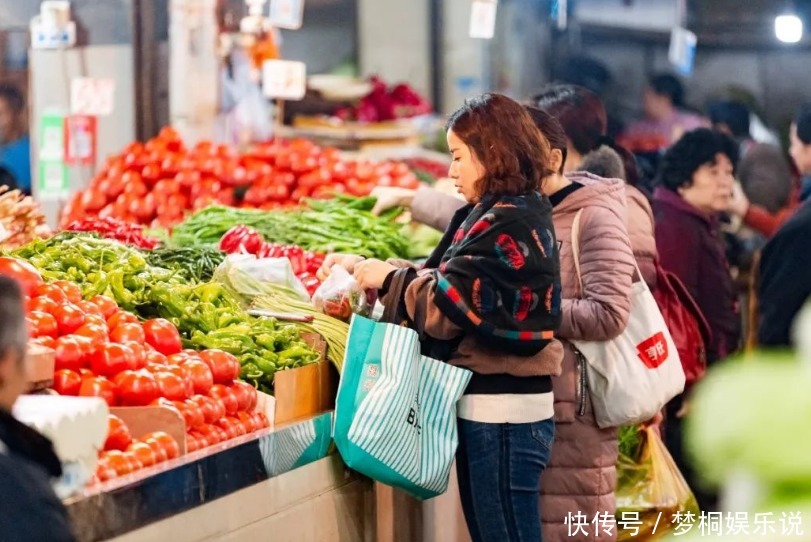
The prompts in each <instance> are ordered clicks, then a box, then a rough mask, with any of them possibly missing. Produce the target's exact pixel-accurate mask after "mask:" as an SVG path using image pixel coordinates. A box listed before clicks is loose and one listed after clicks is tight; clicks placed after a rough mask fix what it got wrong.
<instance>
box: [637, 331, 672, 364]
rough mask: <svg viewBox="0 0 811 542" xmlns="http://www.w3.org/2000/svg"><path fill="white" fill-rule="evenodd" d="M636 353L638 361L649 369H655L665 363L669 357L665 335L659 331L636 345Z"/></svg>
mask: <svg viewBox="0 0 811 542" xmlns="http://www.w3.org/2000/svg"><path fill="white" fill-rule="evenodd" d="M636 351H637V355H638V356H639V359H641V360H642V363H644V364H645V366H646V367H648V368H649V369H656V368H657V367H659V366H660V365H661V364H662V363H664V362H665V361H667V358H668V356H669V355H670V349H669V348H668V346H667V339H666V338H665V334H664V333H663V332H661V331H660V332H659V333H657V334H655V335H654V336H653V337H650V338H648V339H645V340H644V341H642V342H641V343H639V344H638V345H636Z"/></svg>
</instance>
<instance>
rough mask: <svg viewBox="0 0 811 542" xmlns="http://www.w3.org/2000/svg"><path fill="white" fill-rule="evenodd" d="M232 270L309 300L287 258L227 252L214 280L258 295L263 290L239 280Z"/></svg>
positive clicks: (238, 290)
mask: <svg viewBox="0 0 811 542" xmlns="http://www.w3.org/2000/svg"><path fill="white" fill-rule="evenodd" d="M234 270H239V271H240V272H243V273H245V274H246V275H248V276H250V277H251V278H254V279H256V280H259V281H262V282H269V283H272V284H277V285H280V286H285V287H287V288H289V289H291V290H293V291H295V292H296V294H297V295H298V296H299V298H300V299H301V300H302V301H309V300H310V295H309V294H308V293H307V289H306V288H305V287H304V285H303V284H302V283H301V281H300V280H299V279H298V277H296V275H295V273H293V267H292V265H291V264H290V260H289V259H287V258H257V257H255V256H254V255H252V254H229V255H228V256H227V257H226V258H225V261H223V263H221V264H220V266H219V267H218V268H217V272H216V273H215V274H214V279H215V280H217V281H219V282H222V283H223V284H228V285H230V286H231V287H232V288H234V289H235V290H236V291H237V292H238V293H239V294H241V295H244V296H248V297H255V296H260V295H263V294H264V291H262V290H257V289H256V288H254V287H252V286H251V284H250V283H249V282H246V281H244V280H243V281H240V280H239V273H236V274H235V273H234Z"/></svg>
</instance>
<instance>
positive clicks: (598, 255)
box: [536, 119, 635, 541]
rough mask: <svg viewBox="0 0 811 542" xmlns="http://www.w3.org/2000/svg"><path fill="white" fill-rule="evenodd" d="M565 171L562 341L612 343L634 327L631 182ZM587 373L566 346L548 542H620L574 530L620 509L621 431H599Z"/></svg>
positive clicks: (557, 387) (546, 513)
mask: <svg viewBox="0 0 811 542" xmlns="http://www.w3.org/2000/svg"><path fill="white" fill-rule="evenodd" d="M536 120H541V121H542V119H536ZM552 120H554V119H552ZM552 120H550V121H546V123H545V124H547V125H548V126H552V128H547V130H554V128H553V124H552ZM542 122H543V121H542ZM561 135H563V134H561ZM563 158H564V159H565V156H564V157H563ZM561 171H562V170H558V171H557V172H556V173H554V174H552V175H550V176H549V177H548V178H547V179H546V180H545V181H544V185H543V189H544V192H545V193H546V194H547V195H549V199H550V201H551V202H552V205H553V206H554V211H553V215H552V217H553V219H554V222H555V234H556V235H557V238H558V243H559V246H560V247H561V248H560V265H561V283H562V288H563V305H562V311H563V322H562V323H561V327H560V333H559V335H560V337H561V339H563V340H567V339H568V340H573V339H579V340H588V341H601V340H610V339H613V338H615V337H617V336H619V335H620V334H621V333H622V332H623V331H624V330H625V327H626V325H627V323H628V316H629V314H630V294H631V282H632V277H633V275H634V274H635V271H634V263H633V262H634V260H633V252H632V250H631V242H630V239H629V238H628V234H627V229H626V225H625V214H626V213H625V206H626V195H625V183H624V182H623V181H622V180H621V179H604V178H601V177H596V176H594V175H591V174H588V173H570V174H569V175H566V176H564V175H563V174H562V173H561ZM578 213H580V218H579V221H580V232H581V233H580V239H579V242H580V254H579V261H580V276H578V274H577V272H576V270H575V265H574V254H573V251H572V225H573V223H574V220H575V217H576V216H577V215H578ZM585 371H586V367H585V365H584V362H583V361H582V358H581V357H579V356H577V355H576V354H575V350H574V349H573V348H572V347H571V346H567V348H565V355H564V358H563V370H562V373H561V375H560V376H557V377H555V378H554V379H553V384H554V393H555V427H556V436H555V443H554V445H553V446H552V457H551V459H550V461H549V466H548V467H547V470H546V472H544V475H543V478H542V480H541V515H542V520H543V531H544V539H546V540H573V541H581V540H582V541H585V540H589V541H591V540H599V541H605V540H614V539H615V538H616V531H613V533H611V534H609V533H607V532H604V531H601V530H599V529H591V530H590V533H589V534H590V535H591V536H587V535H584V534H583V533H582V531H581V532H580V533H579V535H578V534H577V529H574V530H573V529H572V527H571V525H569V524H568V523H567V518H569V517H571V515H572V514H575V513H579V514H585V516H586V517H589V518H594V517H595V515H596V514H598V513H599V514H603V513H605V512H606V511H607V510H615V495H614V493H615V490H616V462H617V456H618V447H617V430H616V428H608V429H600V428H598V427H597V422H596V420H595V418H594V413H593V411H592V407H591V401H590V400H589V396H588V389H587V388H584V387H583V386H582V382H581V376H582V375H583V374H585ZM598 531H599V532H598Z"/></svg>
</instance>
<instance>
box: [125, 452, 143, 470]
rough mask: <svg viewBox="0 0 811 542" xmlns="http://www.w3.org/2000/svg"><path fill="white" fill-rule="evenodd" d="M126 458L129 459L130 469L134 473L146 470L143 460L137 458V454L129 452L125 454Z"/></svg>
mask: <svg viewBox="0 0 811 542" xmlns="http://www.w3.org/2000/svg"><path fill="white" fill-rule="evenodd" d="M124 457H125V458H126V459H127V461H129V462H130V468H131V469H132V472H135V471H137V470H141V469H142V468H144V464H143V463H141V460H140V459H138V458H137V457H135V454H133V453H132V452H129V451H127V452H124Z"/></svg>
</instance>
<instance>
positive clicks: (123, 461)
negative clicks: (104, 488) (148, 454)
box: [104, 450, 134, 476]
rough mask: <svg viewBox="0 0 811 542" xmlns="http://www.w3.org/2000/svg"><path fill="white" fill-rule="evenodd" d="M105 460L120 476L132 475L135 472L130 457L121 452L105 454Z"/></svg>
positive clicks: (112, 451)
mask: <svg viewBox="0 0 811 542" xmlns="http://www.w3.org/2000/svg"><path fill="white" fill-rule="evenodd" d="M104 458H105V459H106V460H107V464H108V465H109V466H110V468H111V469H113V470H114V471H115V473H116V474H117V475H118V476H124V475H125V474H130V473H131V472H132V471H133V468H134V465H133V463H132V461H131V460H130V458H129V456H127V455H125V454H124V452H122V451H121V450H109V451H107V452H105V454H104Z"/></svg>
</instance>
